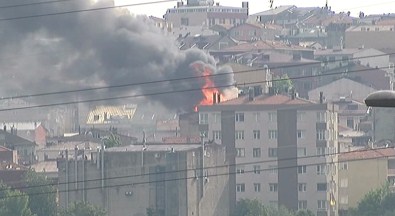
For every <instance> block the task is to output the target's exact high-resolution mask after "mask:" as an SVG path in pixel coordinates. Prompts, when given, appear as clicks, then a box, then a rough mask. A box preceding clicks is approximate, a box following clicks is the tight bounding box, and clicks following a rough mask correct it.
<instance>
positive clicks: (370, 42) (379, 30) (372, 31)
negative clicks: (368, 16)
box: [345, 25, 395, 49]
mask: <svg viewBox="0 0 395 216" xmlns="http://www.w3.org/2000/svg"><path fill="white" fill-rule="evenodd" d="M394 37H395V28H394V26H393V25H362V26H351V27H350V28H348V29H347V30H346V34H345V47H346V48H361V47H365V48H374V49H388V48H391V49H393V48H395V42H394V40H392V38H394Z"/></svg>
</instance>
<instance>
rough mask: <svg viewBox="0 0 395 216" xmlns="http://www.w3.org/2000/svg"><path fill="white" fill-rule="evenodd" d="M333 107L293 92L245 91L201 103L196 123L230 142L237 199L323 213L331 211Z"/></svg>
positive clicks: (217, 138)
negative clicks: (240, 94) (278, 93)
mask: <svg viewBox="0 0 395 216" xmlns="http://www.w3.org/2000/svg"><path fill="white" fill-rule="evenodd" d="M321 102H323V101H322V100H321ZM336 109H337V108H336V106H335V105H332V104H326V103H314V102H311V101H308V100H304V99H300V98H297V97H294V96H292V97H289V96H284V95H272V96H265V95H261V96H257V97H254V94H249V95H247V96H242V97H239V98H237V99H233V100H229V101H225V102H221V103H218V104H214V105H211V106H210V105H207V106H200V107H199V124H200V129H201V130H206V131H204V132H203V134H205V135H206V136H207V137H208V139H209V140H214V141H215V142H217V143H221V144H222V145H225V146H227V147H228V148H231V146H234V148H235V150H234V154H236V161H235V162H236V171H235V172H236V173H237V174H236V193H237V199H243V198H249V199H258V200H260V201H262V202H263V203H264V204H265V205H269V204H273V205H284V206H285V207H287V208H289V209H293V210H298V209H310V210H312V211H314V212H316V213H317V215H327V214H328V213H329V211H330V210H332V212H334V211H335V210H336V202H335V197H336V190H335V185H336V179H337V176H336V173H335V172H334V171H335V170H336V169H335V168H334V166H335V164H334V163H335V162H336V160H337V157H336V154H331V153H335V152H336V148H337V125H338V124H337V112H336ZM332 215H333V214H332Z"/></svg>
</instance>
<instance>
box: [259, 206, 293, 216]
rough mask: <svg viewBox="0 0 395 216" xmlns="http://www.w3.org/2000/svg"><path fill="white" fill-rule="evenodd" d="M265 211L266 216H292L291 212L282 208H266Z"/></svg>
mask: <svg viewBox="0 0 395 216" xmlns="http://www.w3.org/2000/svg"><path fill="white" fill-rule="evenodd" d="M265 209H266V215H268V216H294V213H293V212H291V211H289V210H288V209H287V208H285V207H282V206H280V207H277V206H267V207H266V208H265Z"/></svg>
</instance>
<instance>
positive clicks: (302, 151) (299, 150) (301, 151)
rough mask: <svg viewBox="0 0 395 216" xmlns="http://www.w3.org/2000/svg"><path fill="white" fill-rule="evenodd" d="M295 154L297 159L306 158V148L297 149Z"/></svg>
mask: <svg viewBox="0 0 395 216" xmlns="http://www.w3.org/2000/svg"><path fill="white" fill-rule="evenodd" d="M297 154H298V157H304V156H306V155H307V150H306V148H298V152H297Z"/></svg>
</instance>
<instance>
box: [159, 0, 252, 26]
mask: <svg viewBox="0 0 395 216" xmlns="http://www.w3.org/2000/svg"><path fill="white" fill-rule="evenodd" d="M163 17H164V19H165V21H166V22H169V23H172V24H173V26H174V27H175V28H178V27H181V26H206V27H211V26H214V25H222V26H225V27H234V26H236V25H239V24H242V23H245V22H246V20H247V18H248V2H243V3H242V7H228V6H222V5H219V3H217V4H215V5H214V3H213V2H204V1H201V3H199V4H189V5H188V4H187V5H183V4H182V2H179V3H178V5H177V7H176V8H171V9H168V10H167V11H166V14H165V15H164V16H163Z"/></svg>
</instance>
